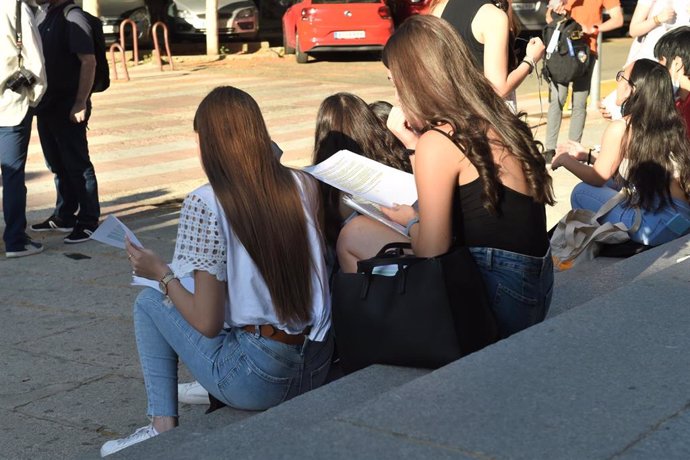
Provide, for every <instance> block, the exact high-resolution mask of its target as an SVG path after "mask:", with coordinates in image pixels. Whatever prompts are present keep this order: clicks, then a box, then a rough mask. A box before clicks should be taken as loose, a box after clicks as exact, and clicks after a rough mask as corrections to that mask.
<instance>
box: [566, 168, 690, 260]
mask: <svg viewBox="0 0 690 460" xmlns="http://www.w3.org/2000/svg"><path fill="white" fill-rule="evenodd" d="M611 185H613V183H612V182H611V181H609V182H608V183H607V185H604V186H603V187H595V186H594V185H589V184H585V183H584V182H581V183H579V184H577V185H576V186H575V188H574V189H573V192H572V194H571V195H570V204H571V205H572V207H573V209H589V210H591V211H594V212H597V211H598V210H599V208H601V206H602V205H603V204H604V203H606V202H607V201H608V200H610V199H611V198H612V197H613V196H614V195H615V194H616V193H618V190H616V189H614V188H611ZM673 205H674V206H666V207H664V208H662V209H660V210H658V211H646V210H644V209H643V210H641V212H642V223H641V224H640V228H639V229H638V230H637V231H636V232H635V233H633V234H631V235H630V239H631V240H633V241H636V242H638V243H642V244H647V245H649V246H657V245H660V244H664V243H668V242H669V241H671V240H674V239H676V238H678V237H681V236H683V235H685V234H687V233H688V232H690V205H688V203H686V202H684V201H682V200H678V199H675V198H674V199H673ZM634 220H635V210H634V209H633V208H630V207H627V206H625V204H623V203H621V204H618V205H617V206H616V207H615V208H613V209H612V210H611V211H610V212H609V213H607V214H606V215H605V216H603V217H602V218H601V219H599V221H600V222H601V221H605V222H611V223H614V224H615V223H618V222H622V223H624V224H625V225H626V226H628V227H631V226H632V224H633V222H634Z"/></svg>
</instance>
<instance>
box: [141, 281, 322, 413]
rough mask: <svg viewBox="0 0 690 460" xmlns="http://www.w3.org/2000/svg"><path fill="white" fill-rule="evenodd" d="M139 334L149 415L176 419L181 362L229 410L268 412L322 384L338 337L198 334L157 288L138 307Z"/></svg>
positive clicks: (235, 332)
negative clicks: (296, 340)
mask: <svg viewBox="0 0 690 460" xmlns="http://www.w3.org/2000/svg"><path fill="white" fill-rule="evenodd" d="M134 332H135V335H136V340H137V349H138V350H139V359H140V361H141V367H142V371H143V374H144V383H145V384H146V395H147V399H148V411H147V414H148V415H149V416H150V417H153V416H173V417H174V416H177V361H178V356H179V358H180V359H181V360H182V361H183V362H184V363H185V364H186V366H187V367H188V368H189V370H190V372H191V373H192V375H194V377H195V378H196V379H197V380H198V381H199V383H201V385H202V386H203V387H204V388H206V389H207V390H208V391H209V392H210V393H211V394H212V395H213V396H215V397H216V398H217V399H219V400H220V401H222V402H224V403H225V404H227V405H228V406H232V407H235V408H238V409H246V410H264V409H268V408H270V407H273V406H275V405H277V404H280V403H281V402H283V401H285V400H287V399H290V398H292V397H294V396H297V395H299V394H301V393H304V392H306V391H309V390H311V389H313V388H316V387H318V386H320V385H321V384H323V382H324V381H325V379H326V374H327V373H328V369H329V367H330V363H331V355H332V353H333V339H332V337H331V335H330V334H329V336H328V339H327V340H325V341H324V342H312V341H309V340H305V343H304V344H303V345H286V344H284V343H281V342H277V341H275V340H271V339H267V338H265V337H262V336H260V335H258V334H257V333H250V332H247V331H245V330H243V329H242V328H231V329H229V330H224V331H221V333H220V334H219V335H218V336H216V337H213V338H208V337H205V336H204V335H202V334H200V333H199V332H197V330H196V329H194V328H193V327H192V326H191V325H190V324H189V323H188V322H187V321H186V320H185V319H184V318H183V317H182V315H181V314H180V313H179V311H178V310H177V309H176V308H175V307H174V306H173V305H171V304H170V303H169V302H166V298H165V296H163V294H161V293H160V292H158V291H156V290H155V289H151V288H147V289H144V290H143V291H142V292H141V293H140V294H139V296H138V297H137V299H136V301H135V303H134Z"/></svg>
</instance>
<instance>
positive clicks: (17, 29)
mask: <svg viewBox="0 0 690 460" xmlns="http://www.w3.org/2000/svg"><path fill="white" fill-rule="evenodd" d="M16 11H17V14H16V17H17V23H16V24H15V26H14V38H15V43H16V46H17V60H18V62H19V64H18V65H19V68H20V69H21V67H22V49H23V47H24V42H23V41H22V0H17V10H16Z"/></svg>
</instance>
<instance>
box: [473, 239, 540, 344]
mask: <svg viewBox="0 0 690 460" xmlns="http://www.w3.org/2000/svg"><path fill="white" fill-rule="evenodd" d="M470 252H471V253H472V256H473V257H474V260H475V261H476V262H477V265H478V266H479V271H480V272H481V274H482V278H483V279H484V284H485V285H486V290H487V293H488V296H489V303H490V304H491V309H492V310H493V312H494V315H495V317H496V322H497V323H498V332H499V334H500V336H501V338H506V337H508V336H509V335H511V334H515V333H516V332H519V331H521V330H523V329H525V328H528V327H529V326H532V325H533V324H536V323H539V322H541V321H543V320H544V318H545V317H546V313H548V311H549V306H550V305H551V297H552V295H553V261H552V259H551V251H550V250H549V251H548V252H547V253H546V255H545V256H544V257H532V256H526V255H523V254H518V253H515V252H510V251H505V250H502V249H495V248H480V247H471V248H470Z"/></svg>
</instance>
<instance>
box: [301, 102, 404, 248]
mask: <svg viewBox="0 0 690 460" xmlns="http://www.w3.org/2000/svg"><path fill="white" fill-rule="evenodd" d="M343 149H347V150H350V151H352V152H354V153H358V154H360V155H362V156H365V157H367V158H371V159H372V160H375V161H378V162H379V163H382V164H385V165H387V166H390V167H392V168H397V169H400V170H401V171H405V172H412V167H411V165H410V160H409V159H408V158H407V157H406V155H405V146H404V145H403V144H402V143H401V142H400V141H399V140H398V139H397V138H396V137H395V136H394V135H393V133H391V132H390V131H389V130H387V129H386V128H385V127H384V125H382V124H381V122H380V120H379V119H378V118H377V116H376V114H375V113H374V112H373V111H372V110H371V108H370V107H369V106H368V105H367V103H366V102H364V100H363V99H362V98H360V97H359V96H357V95H355V94H352V93H336V94H333V95H332V96H328V97H327V98H326V99H324V100H323V102H322V103H321V106H320V107H319V112H318V114H317V116H316V132H315V142H314V156H313V162H314V164H316V163H320V162H322V161H324V160H326V159H328V158H330V157H331V156H332V155H334V154H335V153H337V152H338V151H340V150H343ZM319 190H320V194H321V202H322V203H323V212H324V217H323V219H324V228H325V229H326V241H327V242H328V244H329V245H330V246H332V247H333V248H335V244H336V240H337V239H338V233H340V227H341V226H342V224H343V222H344V221H345V219H346V218H347V217H348V216H349V215H350V214H352V210H350V209H349V208H347V207H346V206H345V205H343V204H341V193H340V191H339V190H338V189H336V188H335V187H332V186H330V185H328V184H326V183H323V182H320V183H319Z"/></svg>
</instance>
